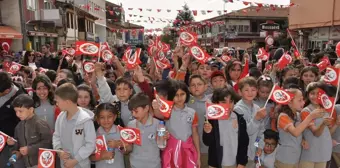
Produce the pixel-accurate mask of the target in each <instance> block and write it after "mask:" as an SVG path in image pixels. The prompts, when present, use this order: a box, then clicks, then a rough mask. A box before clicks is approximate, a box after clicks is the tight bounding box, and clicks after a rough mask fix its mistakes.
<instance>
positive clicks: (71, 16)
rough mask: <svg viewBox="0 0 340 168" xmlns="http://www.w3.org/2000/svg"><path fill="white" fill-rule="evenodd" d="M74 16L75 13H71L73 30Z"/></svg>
mask: <svg viewBox="0 0 340 168" xmlns="http://www.w3.org/2000/svg"><path fill="white" fill-rule="evenodd" d="M73 16H74V14H73V13H71V17H70V22H71V29H73V28H74V27H73V24H74V17H73Z"/></svg>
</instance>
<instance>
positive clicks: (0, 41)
mask: <svg viewBox="0 0 340 168" xmlns="http://www.w3.org/2000/svg"><path fill="white" fill-rule="evenodd" d="M22 37H23V36H22V34H21V33H19V32H17V31H16V30H14V29H13V28H11V27H9V26H0V45H1V46H0V47H1V49H2V50H6V51H7V52H8V51H9V50H15V51H17V50H22V48H21V49H20V48H15V46H12V45H13V43H15V42H16V43H21V39H22Z"/></svg>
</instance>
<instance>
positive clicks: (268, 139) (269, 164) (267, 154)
mask: <svg viewBox="0 0 340 168" xmlns="http://www.w3.org/2000/svg"><path fill="white" fill-rule="evenodd" d="M263 134H264V148H263V153H264V154H262V155H261V165H263V166H264V167H265V168H274V162H275V155H276V149H277V144H278V142H279V133H278V132H275V131H273V130H271V129H267V130H266V131H264V133H263Z"/></svg>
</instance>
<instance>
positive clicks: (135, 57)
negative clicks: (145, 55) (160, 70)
mask: <svg viewBox="0 0 340 168" xmlns="http://www.w3.org/2000/svg"><path fill="white" fill-rule="evenodd" d="M141 51H142V49H141V48H136V49H135V50H133V49H130V48H129V49H127V50H126V51H125V53H124V56H123V61H124V62H125V63H126V68H127V69H134V68H136V67H137V66H138V65H140V64H141V63H142V62H141V61H140V58H139V57H140V53H141Z"/></svg>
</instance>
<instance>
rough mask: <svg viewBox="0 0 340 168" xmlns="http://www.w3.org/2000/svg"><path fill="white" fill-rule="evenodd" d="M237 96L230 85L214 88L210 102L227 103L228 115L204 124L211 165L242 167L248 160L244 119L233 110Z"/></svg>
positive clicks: (228, 167)
mask: <svg viewBox="0 0 340 168" xmlns="http://www.w3.org/2000/svg"><path fill="white" fill-rule="evenodd" d="M238 97H239V96H238V95H237V94H236V93H235V92H234V89H233V88H231V87H230V86H228V87H226V88H219V89H216V90H214V93H213V96H212V103H216V104H218V103H227V104H229V105H230V117H229V119H227V120H209V121H208V123H205V124H204V132H203V142H204V144H206V145H207V146H209V154H208V156H209V160H208V162H209V166H211V167H216V168H220V167H227V168H236V167H242V166H243V167H244V166H245V165H246V164H247V162H248V156H247V152H248V144H249V137H248V134H247V125H246V121H245V120H244V118H243V117H242V115H240V114H238V113H236V112H235V111H233V108H234V102H237V101H238V100H239V98H238Z"/></svg>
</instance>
